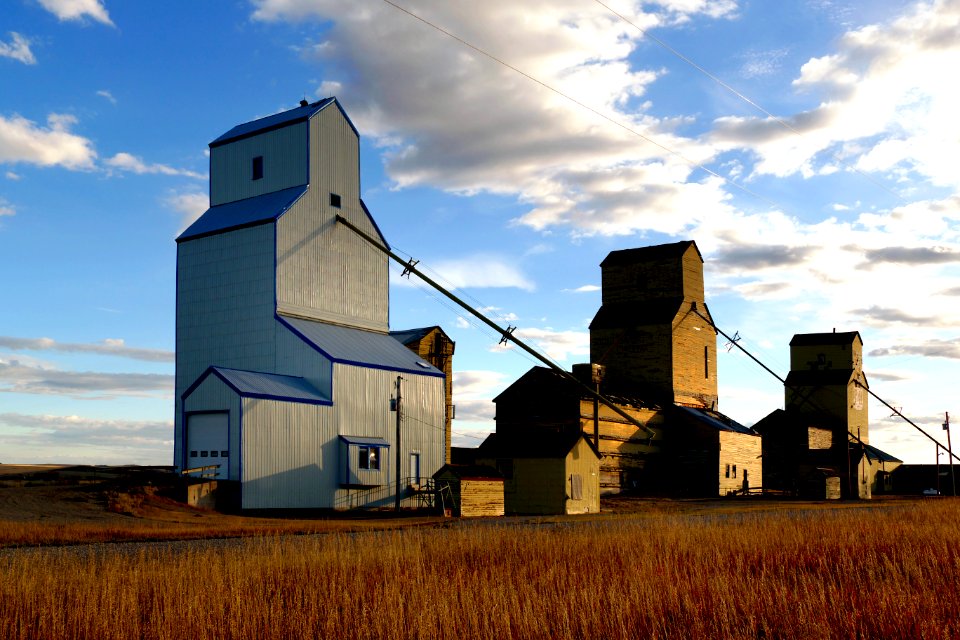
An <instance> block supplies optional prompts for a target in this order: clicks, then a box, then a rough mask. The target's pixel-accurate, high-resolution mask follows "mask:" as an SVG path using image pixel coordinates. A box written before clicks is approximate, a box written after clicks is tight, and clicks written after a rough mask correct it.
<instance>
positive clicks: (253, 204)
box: [177, 184, 307, 242]
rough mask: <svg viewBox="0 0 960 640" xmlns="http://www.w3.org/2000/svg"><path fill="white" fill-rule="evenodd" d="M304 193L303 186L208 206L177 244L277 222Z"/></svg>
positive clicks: (182, 234) (305, 187)
mask: <svg viewBox="0 0 960 640" xmlns="http://www.w3.org/2000/svg"><path fill="white" fill-rule="evenodd" d="M306 191H307V185H305V184H304V185H300V186H299V187H289V188H287V189H281V190H280V191H273V192H271V193H265V194H263V195H262V196H254V197H252V198H247V199H245V200H236V201H234V202H228V203H227V204H221V205H217V206H216V207H210V208H209V209H207V211H206V213H204V214H203V215H202V216H200V217H199V218H197V220H196V221H195V222H194V223H193V224H191V225H190V226H189V227H187V229H186V231H184V232H183V233H181V234H180V237H179V238H177V242H183V241H184V240H191V239H193V238H199V237H202V236H209V235H213V234H215V233H221V232H223V231H230V230H233V229H240V228H242V227H250V226H253V225H255V224H260V223H263V222H270V221H272V220H276V219H277V218H279V217H280V216H282V215H283V214H284V212H286V211H287V209H289V208H290V207H291V206H293V203H294V202H296V201H297V200H298V199H299V198H300V196H302V195H303V194H304V193H306Z"/></svg>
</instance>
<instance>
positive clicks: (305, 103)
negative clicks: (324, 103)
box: [300, 98, 310, 107]
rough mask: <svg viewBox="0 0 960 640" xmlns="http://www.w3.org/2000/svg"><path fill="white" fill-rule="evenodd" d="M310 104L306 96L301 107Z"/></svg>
mask: <svg viewBox="0 0 960 640" xmlns="http://www.w3.org/2000/svg"><path fill="white" fill-rule="evenodd" d="M308 104H310V103H309V102H307V100H306V98H304V99H303V100H301V101H300V106H301V107H305V106H307V105H308Z"/></svg>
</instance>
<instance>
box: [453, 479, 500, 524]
mask: <svg viewBox="0 0 960 640" xmlns="http://www.w3.org/2000/svg"><path fill="white" fill-rule="evenodd" d="M459 491H460V495H459V513H457V514H455V515H458V516H463V517H465V518H469V517H474V516H502V515H503V514H504V505H503V480H501V479H496V478H491V479H485V478H464V479H463V480H461V481H460V485H459Z"/></svg>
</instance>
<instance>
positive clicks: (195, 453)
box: [190, 450, 197, 458]
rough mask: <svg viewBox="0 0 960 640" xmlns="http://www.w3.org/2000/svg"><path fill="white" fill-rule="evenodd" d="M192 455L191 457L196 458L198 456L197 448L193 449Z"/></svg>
mask: <svg viewBox="0 0 960 640" xmlns="http://www.w3.org/2000/svg"><path fill="white" fill-rule="evenodd" d="M190 457H191V458H196V457H197V452H196V451H195V450H194V451H191V452H190Z"/></svg>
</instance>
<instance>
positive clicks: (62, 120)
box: [0, 113, 97, 169]
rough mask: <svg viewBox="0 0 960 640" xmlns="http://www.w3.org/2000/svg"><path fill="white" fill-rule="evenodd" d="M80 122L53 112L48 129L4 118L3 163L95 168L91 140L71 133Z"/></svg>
mask: <svg viewBox="0 0 960 640" xmlns="http://www.w3.org/2000/svg"><path fill="white" fill-rule="evenodd" d="M76 122H77V120H76V118H74V117H73V116H70V115H63V114H56V113H52V114H50V115H49V116H47V126H46V127H44V126H42V125H38V124H36V123H35V122H33V121H31V120H27V119H26V118H24V117H22V116H19V115H13V116H11V117H9V118H7V117H4V116H0V163H10V164H14V163H19V162H23V163H28V164H35V165H39V166H42V167H51V166H61V167H65V168H67V169H92V168H93V163H94V160H95V159H96V157H97V153H96V151H94V149H93V143H92V142H91V141H90V140H88V139H87V138H84V137H83V136H79V135H76V134H74V133H71V132H70V127H71V126H72V125H74V124H76Z"/></svg>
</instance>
